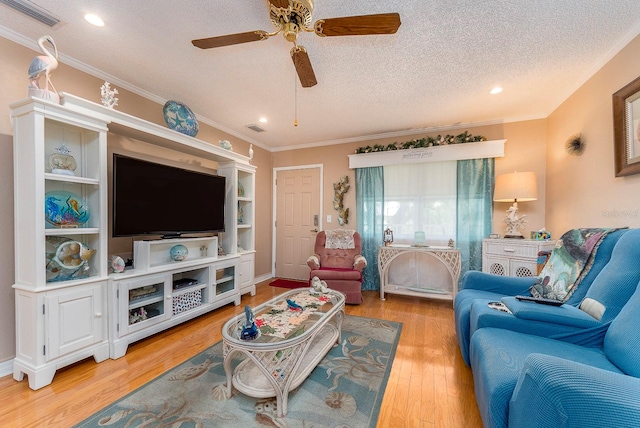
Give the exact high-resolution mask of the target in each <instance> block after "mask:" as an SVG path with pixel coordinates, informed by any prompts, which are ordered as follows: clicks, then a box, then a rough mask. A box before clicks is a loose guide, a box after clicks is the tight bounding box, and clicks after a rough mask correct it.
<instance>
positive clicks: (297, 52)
mask: <svg viewBox="0 0 640 428" xmlns="http://www.w3.org/2000/svg"><path fill="white" fill-rule="evenodd" d="M291 59H293V65H295V67H296V72H297V73H298V78H299V79H300V84H301V85H302V87H303V88H310V87H312V86H315V85H317V84H318V81H317V80H316V75H315V73H314V72H313V67H311V61H310V60H309V54H308V53H307V50H306V49H305V48H303V47H302V46H295V47H294V48H293V49H291Z"/></svg>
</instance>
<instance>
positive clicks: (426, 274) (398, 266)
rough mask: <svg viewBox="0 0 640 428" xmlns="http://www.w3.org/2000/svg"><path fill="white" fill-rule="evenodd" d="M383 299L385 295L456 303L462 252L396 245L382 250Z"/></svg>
mask: <svg viewBox="0 0 640 428" xmlns="http://www.w3.org/2000/svg"><path fill="white" fill-rule="evenodd" d="M378 271H379V272H380V298H381V299H382V300H384V293H392V294H404V295H407V296H417V297H429V298H432V299H443V300H452V299H453V297H454V296H455V294H456V293H457V291H458V278H459V277H460V250H457V249H454V248H448V247H411V246H408V245H407V246H400V245H392V246H389V247H380V249H379V251H378Z"/></svg>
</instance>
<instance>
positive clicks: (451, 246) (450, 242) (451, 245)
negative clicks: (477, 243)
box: [447, 239, 455, 248]
mask: <svg viewBox="0 0 640 428" xmlns="http://www.w3.org/2000/svg"><path fill="white" fill-rule="evenodd" d="M447 245H448V246H449V248H453V247H454V246H455V245H454V243H453V239H449V244H447Z"/></svg>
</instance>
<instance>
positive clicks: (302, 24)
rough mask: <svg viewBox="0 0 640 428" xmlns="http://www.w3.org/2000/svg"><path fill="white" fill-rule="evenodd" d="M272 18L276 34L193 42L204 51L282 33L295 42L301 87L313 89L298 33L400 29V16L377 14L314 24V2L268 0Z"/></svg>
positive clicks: (390, 31) (345, 33)
mask: <svg viewBox="0 0 640 428" xmlns="http://www.w3.org/2000/svg"><path fill="white" fill-rule="evenodd" d="M267 3H268V5H269V16H270V18H271V22H272V23H273V25H274V27H275V28H276V31H274V32H272V33H268V32H266V31H262V30H257V31H248V32H246V33H237V34H228V35H226V36H217V37H209V38H206V39H197V40H192V41H191V43H192V44H193V45H194V46H196V47H198V48H200V49H210V48H219V47H221V46H229V45H237V44H240V43H247V42H256V41H260V40H266V39H268V38H269V37H271V36H275V35H276V34H278V33H282V35H283V36H284V38H285V39H287V40H288V41H289V42H292V43H293V48H292V49H291V58H292V59H293V64H294V66H295V68H296V72H297V74H298V77H299V78H300V84H301V85H302V87H304V88H309V87H311V86H314V85H316V84H317V83H318V81H317V80H316V76H315V73H314V72H313V67H312V66H311V61H310V60H309V55H308V54H307V50H306V49H305V48H304V47H303V46H300V45H298V42H297V40H298V33H299V32H301V31H304V32H310V33H313V32H315V33H316V34H317V35H318V36H322V37H332V36H358V35H369V34H394V33H395V32H396V31H398V27H400V15H399V14H397V13H381V14H376V15H359V16H346V17H342V18H328V19H320V20H318V21H316V23H315V24H313V25H312V15H313V0H267Z"/></svg>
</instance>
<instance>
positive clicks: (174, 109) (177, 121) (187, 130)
mask: <svg viewBox="0 0 640 428" xmlns="http://www.w3.org/2000/svg"><path fill="white" fill-rule="evenodd" d="M162 113H163V114H164V121H165V123H166V124H167V126H168V127H169V128H171V129H173V130H174V131H178V132H180V133H182V134H185V135H188V136H190V137H195V136H196V134H197V133H198V129H199V125H198V120H197V119H196V115H195V114H193V112H192V111H191V109H190V108H189V107H187V106H186V105H184V104H182V103H181V102H180V101H173V100H171V101H167V102H166V103H165V104H164V107H163V108H162Z"/></svg>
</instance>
